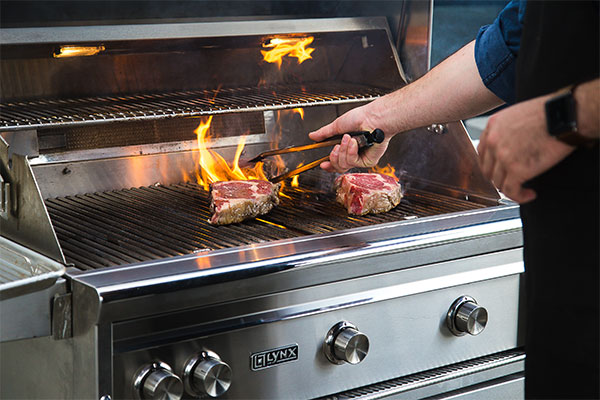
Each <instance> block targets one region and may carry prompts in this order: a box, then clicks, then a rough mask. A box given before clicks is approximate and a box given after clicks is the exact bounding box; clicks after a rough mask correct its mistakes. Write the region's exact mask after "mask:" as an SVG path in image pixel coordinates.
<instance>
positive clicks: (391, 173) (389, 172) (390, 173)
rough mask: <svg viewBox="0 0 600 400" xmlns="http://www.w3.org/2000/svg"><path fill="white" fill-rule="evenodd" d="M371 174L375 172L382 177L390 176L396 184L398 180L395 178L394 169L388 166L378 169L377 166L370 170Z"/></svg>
mask: <svg viewBox="0 0 600 400" xmlns="http://www.w3.org/2000/svg"><path fill="white" fill-rule="evenodd" d="M371 172H376V173H379V174H383V175H388V176H391V177H392V178H394V179H395V180H396V182H398V181H399V180H400V179H398V177H397V176H396V168H394V167H392V166H391V165H390V164H388V165H386V166H385V167H378V166H377V165H376V166H374V167H372V168H371Z"/></svg>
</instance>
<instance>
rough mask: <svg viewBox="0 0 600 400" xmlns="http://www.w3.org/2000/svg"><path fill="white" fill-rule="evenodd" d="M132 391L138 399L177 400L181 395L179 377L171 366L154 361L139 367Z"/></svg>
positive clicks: (181, 386)
mask: <svg viewBox="0 0 600 400" xmlns="http://www.w3.org/2000/svg"><path fill="white" fill-rule="evenodd" d="M133 393H134V395H135V398H138V399H153V400H170V399H173V400H179V399H181V397H182V395H183V384H182V382H181V379H179V377H178V376H177V375H175V374H173V373H172V372H171V367H170V366H169V365H167V364H165V363H162V362H154V363H151V364H148V365H146V366H144V367H142V368H141V369H140V371H139V372H138V373H137V374H136V376H135V378H134V381H133Z"/></svg>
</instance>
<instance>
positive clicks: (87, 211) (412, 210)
mask: <svg viewBox="0 0 600 400" xmlns="http://www.w3.org/2000/svg"><path fill="white" fill-rule="evenodd" d="M280 199H281V203H280V205H279V206H278V207H275V208H274V209H273V210H272V211H271V212H270V213H269V214H267V215H264V216H261V217H260V218H257V219H255V220H249V221H245V222H242V223H240V224H233V225H227V226H213V225H210V224H209V223H208V222H207V219H208V218H209V217H210V211H209V208H208V207H209V200H208V192H206V191H205V190H204V189H203V188H202V187H201V186H199V185H197V184H195V183H189V182H187V183H181V184H175V185H168V186H161V185H155V186H147V187H140V188H131V189H123V190H117V191H109V192H98V193H90V194H83V195H77V196H67V197H60V198H51V199H47V200H46V207H47V208H48V212H49V214H50V217H51V219H52V223H53V225H54V228H55V230H56V234H57V236H58V239H59V242H60V245H61V247H62V249H63V252H64V254H65V257H66V259H67V261H68V262H70V263H73V264H74V265H75V266H76V267H78V268H80V269H98V268H103V267H108V266H114V265H123V264H129V263H136V262H139V261H146V260H152V259H159V258H165V257H171V256H177V255H183V254H191V253H194V252H198V251H209V250H216V249H222V248H229V247H236V246H241V245H247V244H253V243H260V242H268V241H273V240H278V239H286V238H293V237H298V236H303V235H310V234H318V233H327V232H333V231H336V230H341V229H349V228H355V227H360V226H367V225H372V224H379V223H384V222H391V221H399V220H403V219H411V218H415V217H424V216H429V215H437V214H442V213H448V212H454V211H464V210H469V209H475V208H481V207H483V206H482V205H480V204H476V203H472V202H468V201H464V200H459V199H454V198H451V197H446V196H440V195H437V194H432V193H428V192H423V191H419V190H415V189H411V190H408V191H407V192H406V193H405V197H404V198H403V199H402V202H401V203H400V204H399V205H398V206H397V207H396V208H395V209H393V210H391V211H389V212H387V213H383V214H376V215H367V216H360V217H358V216H348V215H347V213H346V211H345V210H344V209H343V208H342V207H340V206H338V205H336V204H334V203H335V199H334V197H333V195H332V194H330V193H316V192H311V191H308V190H306V189H304V188H292V189H290V188H287V189H286V191H285V192H284V193H283V194H282V195H281V196H280Z"/></svg>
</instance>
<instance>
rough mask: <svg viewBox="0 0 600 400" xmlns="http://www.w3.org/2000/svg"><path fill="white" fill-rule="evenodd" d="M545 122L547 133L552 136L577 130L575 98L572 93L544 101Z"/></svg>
mask: <svg viewBox="0 0 600 400" xmlns="http://www.w3.org/2000/svg"><path fill="white" fill-rule="evenodd" d="M546 123H547V125H548V133H550V135H552V136H558V135H560V134H561V133H565V132H574V131H577V117H576V114H575V99H573V94H572V93H570V92H569V93H565V94H563V95H560V96H558V97H555V98H553V99H550V100H548V101H547V102H546Z"/></svg>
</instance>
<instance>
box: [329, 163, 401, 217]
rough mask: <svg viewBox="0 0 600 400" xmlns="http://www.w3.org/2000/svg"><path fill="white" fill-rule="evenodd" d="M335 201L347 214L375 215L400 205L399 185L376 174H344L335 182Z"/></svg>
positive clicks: (388, 178)
mask: <svg viewBox="0 0 600 400" xmlns="http://www.w3.org/2000/svg"><path fill="white" fill-rule="evenodd" d="M334 188H335V190H336V199H337V201H338V203H340V204H342V205H343V206H344V207H346V209H347V210H348V213H349V214H355V215H365V214H369V213H371V214H377V213H382V212H386V211H389V210H391V209H392V208H394V207H396V206H397V205H398V204H399V203H400V199H402V191H401V187H400V184H399V183H398V182H396V180H395V179H394V178H392V177H391V176H387V175H383V174H377V173H360V174H344V175H341V176H339V177H337V179H336V180H335V183H334Z"/></svg>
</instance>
